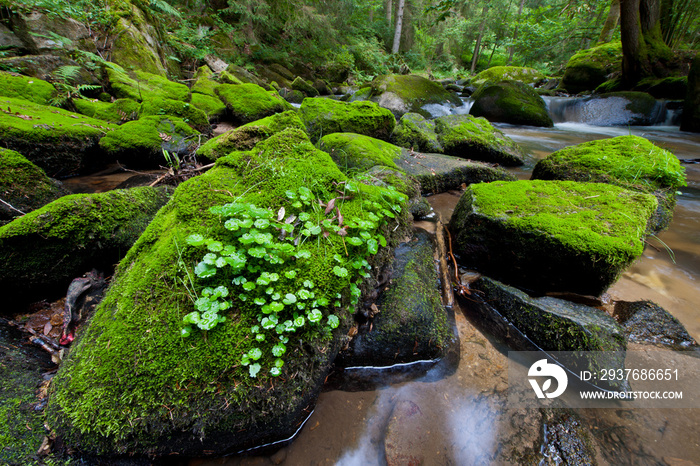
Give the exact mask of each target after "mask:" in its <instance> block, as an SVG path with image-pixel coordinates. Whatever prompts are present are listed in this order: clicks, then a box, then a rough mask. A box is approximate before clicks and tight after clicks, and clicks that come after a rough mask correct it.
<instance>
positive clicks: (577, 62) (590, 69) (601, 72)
mask: <svg viewBox="0 0 700 466" xmlns="http://www.w3.org/2000/svg"><path fill="white" fill-rule="evenodd" d="M621 67H622V43H621V42H619V41H617V42H609V43H607V44H602V45H599V46H596V47H593V48H590V49H586V50H581V51H579V52H577V53H576V54H575V55H574V56H572V57H571V58H570V59H569V62H568V63H567V64H566V70H565V71H564V76H563V77H562V83H561V86H562V87H563V88H565V89H566V90H567V91H569V92H572V93H576V92H581V91H586V90H588V91H591V90H593V89H595V88H596V87H598V86H599V85H601V84H603V83H604V82H605V81H606V79H607V75H609V74H610V73H612V72H614V71H619V70H620V69H621Z"/></svg>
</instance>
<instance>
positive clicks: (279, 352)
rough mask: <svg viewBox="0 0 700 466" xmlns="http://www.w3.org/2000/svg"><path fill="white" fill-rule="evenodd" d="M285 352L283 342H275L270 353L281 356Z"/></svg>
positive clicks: (285, 348)
mask: <svg viewBox="0 0 700 466" xmlns="http://www.w3.org/2000/svg"><path fill="white" fill-rule="evenodd" d="M286 352H287V347H286V346H284V344H283V343H277V344H276V345H275V346H273V347H272V354H273V355H275V356H277V357H280V356H282V355H283V354H284V353H286Z"/></svg>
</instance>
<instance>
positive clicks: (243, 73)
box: [219, 65, 270, 91]
mask: <svg viewBox="0 0 700 466" xmlns="http://www.w3.org/2000/svg"><path fill="white" fill-rule="evenodd" d="M219 80H220V81H221V82H222V83H225V84H257V85H258V86H260V87H262V88H263V89H265V90H266V91H267V90H269V89H270V86H268V85H267V83H265V81H263V80H262V79H260V78H258V77H257V76H255V75H254V74H253V73H251V72H250V71H248V70H246V69H245V68H242V67H240V66H237V65H229V66H228V67H227V68H226V70H225V71H222V72H221V73H219Z"/></svg>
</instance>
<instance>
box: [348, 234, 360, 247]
mask: <svg viewBox="0 0 700 466" xmlns="http://www.w3.org/2000/svg"><path fill="white" fill-rule="evenodd" d="M345 241H347V242H348V243H350V244H352V245H353V246H359V245H361V244H362V243H363V242H364V241H362V238H358V237H357V236H350V237H348V238H345Z"/></svg>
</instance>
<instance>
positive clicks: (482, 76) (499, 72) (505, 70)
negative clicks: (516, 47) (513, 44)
mask: <svg viewBox="0 0 700 466" xmlns="http://www.w3.org/2000/svg"><path fill="white" fill-rule="evenodd" d="M545 77H546V76H545V75H544V74H542V73H541V72H539V71H537V70H536V69H534V68H524V67H521V66H492V67H491V68H489V69H487V70H484V71H482V72H481V73H479V74H477V75H476V76H474V78H473V79H472V80H471V82H472V84H473V85H474V86H477V87H478V86H481V85H482V84H485V83H487V82H488V83H497V82H501V81H520V82H522V83H525V84H537V83H538V82H539V81H541V80H543V79H545Z"/></svg>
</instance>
